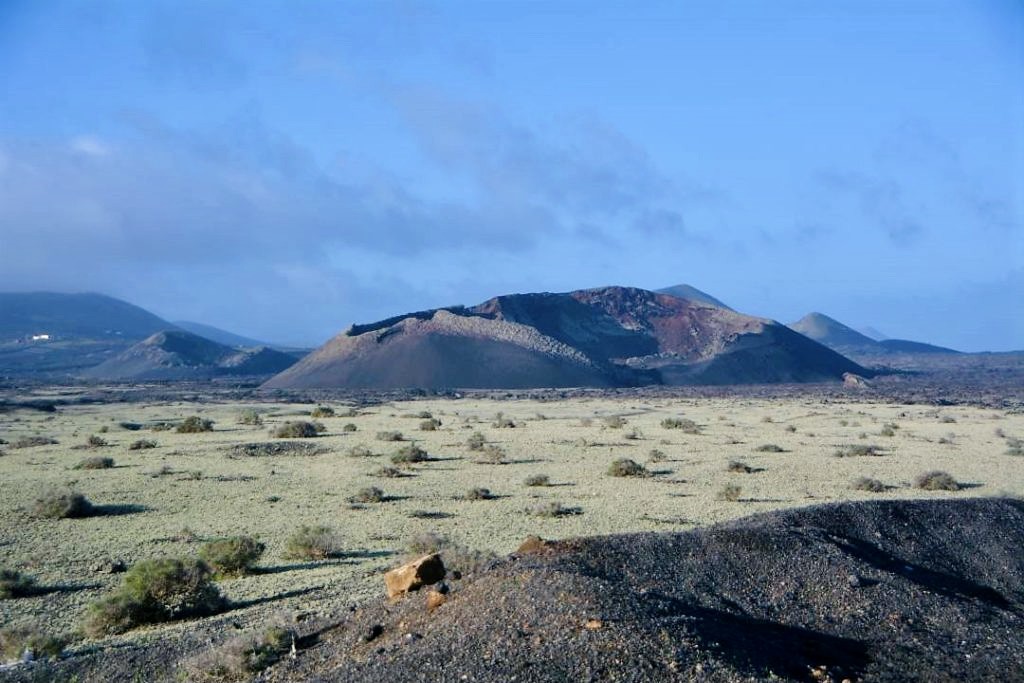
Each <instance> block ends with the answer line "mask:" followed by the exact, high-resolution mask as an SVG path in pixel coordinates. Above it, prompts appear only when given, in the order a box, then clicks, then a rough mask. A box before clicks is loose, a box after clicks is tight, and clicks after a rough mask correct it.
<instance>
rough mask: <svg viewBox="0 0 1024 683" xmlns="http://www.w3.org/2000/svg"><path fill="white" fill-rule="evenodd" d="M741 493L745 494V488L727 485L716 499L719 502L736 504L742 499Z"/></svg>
mask: <svg viewBox="0 0 1024 683" xmlns="http://www.w3.org/2000/svg"><path fill="white" fill-rule="evenodd" d="M741 493H743V488H742V487H741V486H737V485H736V484H726V485H725V486H723V487H722V490H721V491H719V492H718V494H717V495H716V496H715V497H716V498H717V499H718V500H726V501H729V502H730V503H735V502H736V501H738V500H739V499H740V494H741Z"/></svg>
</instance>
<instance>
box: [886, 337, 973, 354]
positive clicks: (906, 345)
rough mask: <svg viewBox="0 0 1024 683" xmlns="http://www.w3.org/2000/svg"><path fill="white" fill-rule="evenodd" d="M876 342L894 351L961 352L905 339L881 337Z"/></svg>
mask: <svg viewBox="0 0 1024 683" xmlns="http://www.w3.org/2000/svg"><path fill="white" fill-rule="evenodd" d="M878 343H879V344H881V345H882V346H884V347H885V348H886V349H888V350H889V351H894V352H896V353H963V352H962V351H957V350H955V349H947V348H946V347H944V346H935V345H933V344H925V343H924V342H916V341H907V340H906V339H883V340H882V341H880V342H878Z"/></svg>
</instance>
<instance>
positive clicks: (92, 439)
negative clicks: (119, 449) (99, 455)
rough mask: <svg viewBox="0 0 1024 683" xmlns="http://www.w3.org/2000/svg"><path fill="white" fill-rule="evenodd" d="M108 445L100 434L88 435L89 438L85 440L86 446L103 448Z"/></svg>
mask: <svg viewBox="0 0 1024 683" xmlns="http://www.w3.org/2000/svg"><path fill="white" fill-rule="evenodd" d="M109 445H110V444H109V443H107V440H106V439H104V438H103V437H101V436H96V435H95V434H92V435H90V436H89V438H88V439H86V440H85V447H86V448H105V447H106V446H109Z"/></svg>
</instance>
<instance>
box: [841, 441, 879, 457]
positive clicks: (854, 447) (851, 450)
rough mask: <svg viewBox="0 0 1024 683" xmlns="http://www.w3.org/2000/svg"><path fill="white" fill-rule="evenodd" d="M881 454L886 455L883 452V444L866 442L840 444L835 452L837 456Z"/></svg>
mask: <svg viewBox="0 0 1024 683" xmlns="http://www.w3.org/2000/svg"><path fill="white" fill-rule="evenodd" d="M881 455H884V453H882V448H881V446H875V445H873V444H866V443H865V444H860V443H855V444H849V445H846V446H840V447H839V448H838V449H837V450H836V452H835V457H837V458H856V457H865V456H872V457H877V456H881Z"/></svg>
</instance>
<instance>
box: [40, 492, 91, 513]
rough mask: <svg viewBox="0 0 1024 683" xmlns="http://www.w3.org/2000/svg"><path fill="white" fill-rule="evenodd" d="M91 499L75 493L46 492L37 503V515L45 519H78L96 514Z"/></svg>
mask: <svg viewBox="0 0 1024 683" xmlns="http://www.w3.org/2000/svg"><path fill="white" fill-rule="evenodd" d="M95 512H96V509H95V508H94V507H93V505H92V503H90V502H89V499H88V498H86V497H85V496H83V495H82V494H81V493H75V492H74V491H59V490H51V491H44V492H43V493H42V494H41V495H40V496H39V497H38V498H36V502H35V513H36V515H37V516H39V517H43V518H45V519H77V518H81V517H89V516H90V515H93V514H95Z"/></svg>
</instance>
